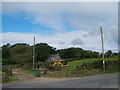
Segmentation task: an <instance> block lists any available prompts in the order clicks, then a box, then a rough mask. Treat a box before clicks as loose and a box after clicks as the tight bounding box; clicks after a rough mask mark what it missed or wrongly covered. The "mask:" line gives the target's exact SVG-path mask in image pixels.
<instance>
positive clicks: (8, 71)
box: [2, 66, 12, 76]
mask: <svg viewBox="0 0 120 90" xmlns="http://www.w3.org/2000/svg"><path fill="white" fill-rule="evenodd" d="M2 72H5V73H6V74H7V75H8V76H11V75H12V66H3V67H2Z"/></svg>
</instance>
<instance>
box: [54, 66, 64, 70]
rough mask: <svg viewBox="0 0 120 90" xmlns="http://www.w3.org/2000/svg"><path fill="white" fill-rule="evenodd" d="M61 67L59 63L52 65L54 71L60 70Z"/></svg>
mask: <svg viewBox="0 0 120 90" xmlns="http://www.w3.org/2000/svg"><path fill="white" fill-rule="evenodd" d="M61 69H62V66H61V65H55V66H54V70H55V71H61Z"/></svg>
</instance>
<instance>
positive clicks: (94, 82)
mask: <svg viewBox="0 0 120 90" xmlns="http://www.w3.org/2000/svg"><path fill="white" fill-rule="evenodd" d="M3 88H118V73H112V74H104V75H96V76H88V77H79V78H64V79H63V78H59V79H56V78H45V77H39V78H34V79H29V80H27V81H25V80H22V81H16V82H12V83H8V84H3Z"/></svg>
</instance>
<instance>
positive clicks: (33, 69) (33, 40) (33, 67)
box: [33, 37, 35, 70]
mask: <svg viewBox="0 0 120 90" xmlns="http://www.w3.org/2000/svg"><path fill="white" fill-rule="evenodd" d="M34 67H35V37H34V39H33V70H34V69H35V68H34Z"/></svg>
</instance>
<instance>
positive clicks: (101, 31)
mask: <svg viewBox="0 0 120 90" xmlns="http://www.w3.org/2000/svg"><path fill="white" fill-rule="evenodd" d="M100 31H101V42H102V59H103V70H104V71H105V60H104V41H103V31H102V27H100Z"/></svg>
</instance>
